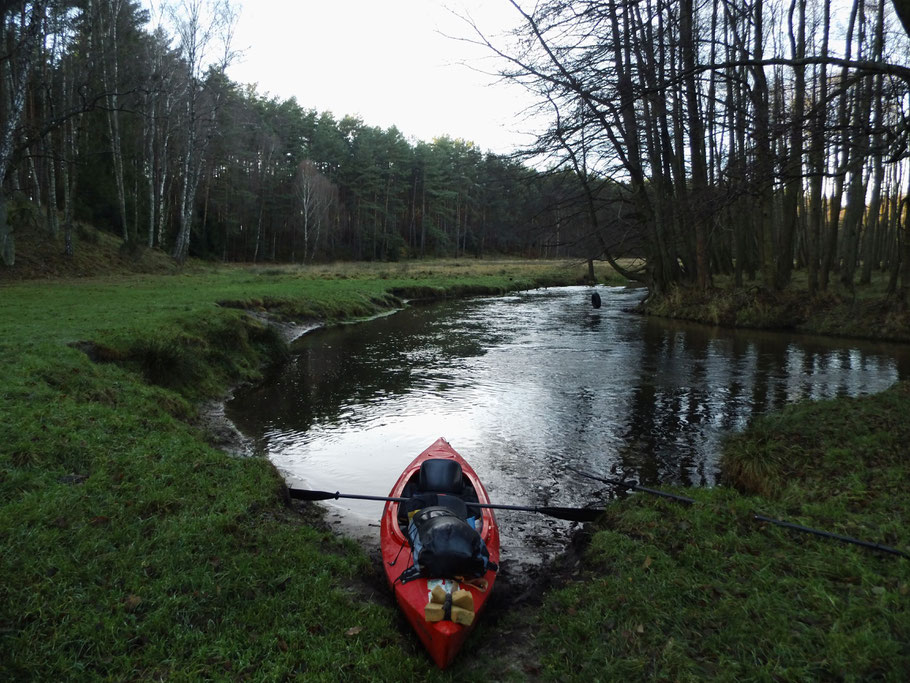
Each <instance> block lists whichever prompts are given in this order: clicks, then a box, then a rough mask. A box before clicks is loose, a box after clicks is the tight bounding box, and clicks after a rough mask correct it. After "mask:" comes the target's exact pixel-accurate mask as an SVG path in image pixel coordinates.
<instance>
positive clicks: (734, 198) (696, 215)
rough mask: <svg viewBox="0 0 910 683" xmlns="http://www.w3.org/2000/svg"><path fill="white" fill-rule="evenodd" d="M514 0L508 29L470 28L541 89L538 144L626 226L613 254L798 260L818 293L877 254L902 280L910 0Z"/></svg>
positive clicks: (909, 272) (675, 273) (856, 277)
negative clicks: (503, 33)
mask: <svg viewBox="0 0 910 683" xmlns="http://www.w3.org/2000/svg"><path fill="white" fill-rule="evenodd" d="M513 5H515V8H516V10H517V11H518V14H516V19H517V21H518V22H519V24H518V28H517V30H516V31H515V32H514V33H513V34H512V40H511V41H510V40H508V39H497V40H492V39H490V38H488V37H487V36H486V35H485V34H484V32H483V27H477V26H475V27H474V28H475V29H476V34H475V35H476V39H477V41H478V42H479V43H481V44H484V45H486V46H488V47H489V48H490V49H492V50H493V51H494V52H495V53H496V54H498V55H499V56H500V58H502V59H503V60H504V62H503V63H504V67H503V71H502V73H503V75H504V76H505V77H507V78H510V79H513V80H515V81H517V82H520V83H522V84H523V85H525V87H527V88H529V89H531V90H532V91H534V92H535V93H537V94H538V95H539V97H540V102H541V112H542V113H543V114H544V115H546V116H548V117H549V120H550V121H552V124H551V126H550V127H549V129H548V130H547V131H546V132H545V133H544V134H543V135H541V137H540V140H539V150H538V151H539V152H540V153H546V154H549V155H550V156H551V158H552V160H553V162H554V163H558V164H565V165H567V166H568V167H570V168H574V169H575V170H576V171H577V174H578V177H579V178H580V179H582V180H583V182H584V185H585V188H586V191H587V194H588V198H589V201H590V206H591V216H592V220H595V221H596V222H597V223H598V224H599V226H600V228H601V230H603V229H604V228H605V227H610V226H612V227H614V228H617V227H621V228H622V229H623V230H624V231H625V232H624V234H625V235H626V236H627V237H626V239H624V240H621V241H619V242H612V241H610V240H604V242H603V244H602V247H603V248H604V250H605V254H606V256H607V257H608V258H611V259H612V258H613V257H615V256H621V255H624V254H625V253H628V251H629V250H630V248H631V245H634V248H635V249H640V250H641V252H642V254H643V256H644V257H645V260H644V266H643V267H642V268H641V269H640V270H637V271H634V272H630V273H628V274H629V275H630V276H632V277H636V278H640V279H643V280H645V281H646V282H647V283H648V284H649V286H651V287H652V288H653V289H654V290H655V291H663V290H666V289H668V288H669V287H671V286H673V285H675V284H677V283H684V282H689V283H693V284H697V285H698V286H699V287H701V288H707V287H708V286H710V284H711V282H712V275H713V274H715V273H726V274H730V275H732V276H733V277H734V278H735V281H736V282H737V283H738V284H741V283H742V282H743V281H744V279H754V278H760V280H761V282H762V283H763V284H764V285H765V286H767V287H769V288H772V289H778V288H782V287H784V286H786V285H787V284H788V283H789V282H790V280H791V277H792V273H793V268H794V267H805V268H806V269H807V272H808V284H809V288H810V290H811V291H812V292H815V291H819V290H825V289H827V288H828V287H829V285H830V284H831V283H833V282H839V283H841V284H842V285H843V286H845V287H847V288H848V289H852V287H853V286H854V284H855V283H857V282H869V280H870V277H871V275H872V273H873V272H874V271H876V270H882V271H884V272H885V273H887V274H888V275H889V280H890V289H891V291H894V290H895V288H896V287H897V286H898V283H899V281H900V284H901V286H902V288H903V293H904V295H906V296H910V205H908V194H910V191H908V188H910V172H908V162H907V159H908V153H910V152H908V136H910V123H908V114H910V97H908V92H910V68H908V64H910V57H908V45H910V41H908V36H907V31H910V9H908V8H907V6H906V3H903V2H898V3H896V4H895V5H892V2H891V1H890V0H852V1H849V2H836V1H834V2H832V0H705V1H703V2H694V0H572V1H571V2H569V1H566V0H544V1H542V2H537V3H533V9H531V7H532V4H531V3H520V2H513ZM525 6H527V7H528V9H523V7H525ZM895 8H897V10H899V11H901V12H903V13H904V14H907V15H908V16H906V17H904V19H905V24H904V26H902V25H901V23H900V22H899V21H898V16H897V14H896V12H895ZM905 26H906V27H908V28H907V29H906V30H905V28H904V27H905ZM616 234H623V233H616ZM620 265H621V264H620ZM902 269H903V275H902V279H900V278H901V271H902Z"/></svg>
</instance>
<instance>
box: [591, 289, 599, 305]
mask: <svg viewBox="0 0 910 683" xmlns="http://www.w3.org/2000/svg"><path fill="white" fill-rule="evenodd" d="M591 305H592V306H593V307H594V308H600V294H598V293H597V292H594V293H593V294H592V295H591Z"/></svg>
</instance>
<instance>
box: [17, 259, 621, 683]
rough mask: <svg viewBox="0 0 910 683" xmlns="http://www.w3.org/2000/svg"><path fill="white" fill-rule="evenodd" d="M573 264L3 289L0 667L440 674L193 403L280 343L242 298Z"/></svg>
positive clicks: (151, 675)
mask: <svg viewBox="0 0 910 683" xmlns="http://www.w3.org/2000/svg"><path fill="white" fill-rule="evenodd" d="M585 272H586V271H585V268H584V267H583V266H582V265H581V264H564V263H553V262H515V261H492V262H491V261H484V262H479V263H478V262H448V263H434V262H428V263H410V264H401V265H391V266H390V265H382V266H364V267H361V268H352V267H350V266H327V267H320V268H253V269H246V268H230V269H227V268H220V269H210V270H205V269H198V270H196V271H195V272H185V273H178V274H175V275H168V276H161V275H118V276H115V277H108V278H89V279H86V278H83V279H45V280H36V281H29V282H17V283H14V284H9V285H4V286H3V287H0V339H2V342H0V387H2V390H0V414H2V415H3V416H4V419H3V420H2V421H0V444H3V445H2V447H0V467H2V470H0V494H2V498H0V499H2V501H3V503H2V505H0V534H2V538H3V552H2V555H0V574H2V575H3V577H4V581H3V582H2V585H0V601H2V607H0V638H2V644H0V648H2V657H0V676H3V678H4V679H5V680H22V679H32V680H35V679H40V680H54V679H68V678H72V677H84V678H113V679H124V678H127V679H159V678H168V677H173V676H176V677H178V678H197V677H208V678H221V677H231V678H234V677H238V678H244V677H252V678H261V679H273V678H281V677H285V676H288V675H290V676H294V675H306V676H309V677H313V678H315V679H325V680H336V679H337V677H338V676H339V675H344V676H346V677H348V678H353V679H387V680H388V679H397V678H399V677H402V676H409V677H412V678H416V679H426V678H428V677H434V676H435V673H434V670H433V669H432V668H431V664H430V663H429V661H428V659H427V658H426V657H425V656H424V654H423V653H422V651H420V649H419V647H418V646H417V644H416V643H415V642H414V639H413V638H411V637H410V634H409V633H408V631H407V630H406V629H403V628H401V627H400V624H399V617H398V615H397V613H396V611H395V610H394V609H393V608H392V607H391V605H389V604H388V601H387V600H382V599H376V598H375V596H374V588H373V585H372V584H371V583H370V582H369V581H367V582H364V576H367V577H369V576H371V574H372V572H373V570H372V568H371V566H370V564H369V562H368V560H367V558H366V557H365V556H364V554H363V553H362V552H361V551H360V550H359V549H358V548H356V547H355V546H354V545H353V543H351V542H346V541H344V540H340V539H338V538H336V537H334V536H333V535H332V534H330V533H327V532H326V531H324V530H322V529H320V528H319V527H320V525H319V524H318V523H317V522H318V521H319V519H320V513H319V512H318V511H317V510H314V509H308V508H304V509H302V511H300V509H298V508H294V507H291V506H290V502H289V501H288V500H287V497H286V495H285V494H284V493H283V491H284V484H283V482H282V480H281V478H280V477H279V476H278V475H277V473H276V472H275V470H274V468H273V467H272V466H271V465H270V464H269V463H268V462H267V461H265V460H263V459H258V458H238V457H232V456H229V455H227V454H226V453H224V452H222V451H220V450H217V449H215V448H213V447H211V446H210V445H209V444H208V443H207V442H206V439H207V434H206V432H205V430H204V428H203V427H202V425H201V423H200V421H199V405H200V404H201V402H202V401H204V400H205V399H207V398H210V397H213V396H218V395H220V394H221V393H222V392H223V391H224V390H225V389H226V388H227V387H229V386H232V385H235V384H236V383H238V382H243V381H250V380H252V379H255V378H256V377H257V376H259V373H260V372H261V370H262V367H263V365H264V364H266V363H268V362H273V361H276V360H278V359H280V358H282V357H283V354H284V353H285V352H286V344H285V343H284V341H283V339H282V338H281V336H280V334H279V332H278V331H276V330H275V328H273V327H272V326H270V325H266V324H263V323H262V322H260V321H259V320H257V319H256V317H253V316H251V315H249V314H248V313H247V312H246V311H247V310H253V311H256V312H258V314H259V315H260V316H262V315H268V316H271V317H275V318H279V319H293V320H296V321H305V320H312V319H319V320H323V321H327V322H331V321H338V320H342V319H350V318H352V317H357V316H364V315H371V314H375V313H376V312H378V311H380V310H383V309H388V308H389V307H394V306H398V305H400V304H401V299H402V298H404V297H409V296H412V295H413V296H421V297H426V296H437V297H444V296H460V295H464V294H465V293H466V292H471V293H480V292H484V293H500V292H505V291H511V290H519V289H528V288H533V287H536V286H542V285H562V284H574V283H576V282H577V281H578V279H579V278H581V277H584V274H585ZM599 275H601V276H603V274H599ZM339 662H344V664H343V665H342V667H341V669H340V670H339V666H338V663H339ZM466 662H468V663H467V664H465V666H468V665H470V657H468V658H466Z"/></svg>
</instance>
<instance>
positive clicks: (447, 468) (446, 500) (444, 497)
mask: <svg viewBox="0 0 910 683" xmlns="http://www.w3.org/2000/svg"><path fill="white" fill-rule="evenodd" d="M400 495H401V497H402V498H408V499H409V500H408V502H406V503H402V504H401V505H399V506H398V516H397V519H398V527H399V528H400V529H401V532H402V534H403V535H404V536H405V537H407V529H408V524H409V523H410V520H411V517H412V516H413V513H414V512H416V511H417V510H419V509H421V508H423V507H428V506H440V507H444V508H447V509H449V510H451V511H452V512H454V513H455V514H456V515H457V516H458V517H460V518H461V519H463V520H465V521H466V522H467V523H468V524H469V525H470V526H471V527H472V528H473V529H474V530H476V531H477V532H478V533H480V531H481V529H482V528H483V515H482V514H481V509H480V508H478V507H472V506H471V505H469V503H478V502H480V501H479V498H478V496H477V491H476V490H475V489H474V485H473V484H472V483H471V480H470V479H469V478H468V476H467V475H466V474H465V473H464V472H463V471H462V468H461V465H460V464H459V463H458V461H456V460H452V459H450V458H428V459H427V460H424V461H423V462H422V463H421V464H420V468H419V469H417V470H415V471H414V472H413V474H411V477H410V478H409V479H408V481H407V483H406V484H405V485H404V488H403V489H402V491H401V494H400Z"/></svg>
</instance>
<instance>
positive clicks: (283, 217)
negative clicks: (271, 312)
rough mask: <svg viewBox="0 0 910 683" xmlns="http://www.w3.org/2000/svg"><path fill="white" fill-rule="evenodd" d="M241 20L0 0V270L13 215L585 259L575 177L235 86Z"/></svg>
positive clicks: (284, 250) (196, 234)
mask: <svg viewBox="0 0 910 683" xmlns="http://www.w3.org/2000/svg"><path fill="white" fill-rule="evenodd" d="M236 18H237V17H236V14H235V11H234V9H233V8H232V7H231V5H230V4H229V3H228V2H226V1H225V0H183V2H181V3H173V4H171V5H169V6H166V7H165V9H163V10H161V11H156V13H155V15H154V16H150V13H149V11H148V10H146V9H143V7H142V6H141V5H140V3H138V2H135V1H132V0H75V1H74V0H43V1H35V2H7V3H2V4H0V24H2V30H3V34H2V49H3V59H2V61H0V72H2V73H0V116H2V117H0V178H2V194H0V209H2V210H0V254H2V256H3V260H4V261H5V262H6V263H12V262H13V260H14V256H15V252H14V239H13V238H14V232H15V228H16V226H17V225H20V226H21V225H22V224H23V222H26V221H31V222H33V223H34V222H36V221H38V222H40V223H41V224H42V225H43V226H44V227H45V228H46V230H47V231H48V232H49V233H50V234H52V235H57V234H58V233H61V232H62V234H63V236H64V244H65V250H66V252H67V253H69V254H71V253H72V251H73V249H74V248H75V242H74V239H73V235H74V225H75V224H76V222H77V221H85V222H90V223H92V224H94V225H96V226H99V227H102V228H104V229H108V230H110V231H112V232H114V233H116V234H118V235H120V236H121V237H122V239H123V242H124V245H125V248H129V249H133V248H135V249H139V248H156V249H161V250H165V251H167V252H168V253H170V254H172V255H173V256H174V258H175V259H177V260H178V261H181V262H182V261H183V260H184V259H185V258H186V257H187V256H188V255H194V256H199V257H204V258H217V259H221V260H225V261H263V260H269V261H282V262H305V261H312V260H319V259H336V258H352V259H395V258H399V257H402V256H405V255H449V256H451V255H454V256H460V255H464V254H471V255H480V254H482V253H484V252H487V251H495V252H501V253H522V254H526V255H537V254H540V255H548V256H558V255H566V254H567V253H568V250H569V249H573V250H574V251H575V252H576V253H579V254H586V252H587V250H588V247H587V246H586V245H584V244H580V241H581V242H582V243H583V242H584V237H585V236H586V235H588V234H589V233H590V225H589V222H588V219H587V217H586V216H585V215H583V214H579V213H578V212H577V211H567V210H566V209H565V208H564V206H565V205H566V204H567V201H568V203H569V204H571V201H572V197H573V196H574V197H575V198H577V197H578V196H579V190H578V185H577V182H572V180H573V179H572V178H571V177H568V176H571V175H572V174H571V173H569V174H568V176H567V175H566V174H565V173H562V172H558V173H552V174H543V173H538V172H536V171H534V170H531V169H529V168H527V167H526V166H524V165H522V164H521V163H519V162H517V161H514V160H511V159H509V158H504V157H501V156H497V155H494V154H489V153H483V152H482V151H481V150H479V149H477V148H476V147H475V146H474V145H473V144H472V143H470V142H467V141H463V140H457V139H451V138H448V137H442V138H439V139H436V140H433V141H431V142H415V141H411V140H407V139H405V137H404V136H403V135H402V134H401V133H400V132H399V131H398V130H397V129H395V128H394V127H393V128H390V129H388V130H382V129H379V128H376V127H372V126H369V125H366V124H365V123H364V122H363V121H361V120H360V119H357V118H353V117H349V116H347V117H343V118H340V119H339V118H335V117H334V116H333V115H332V114H330V113H326V112H316V111H313V110H308V109H305V108H304V107H302V106H301V105H300V104H298V103H297V102H296V101H295V100H294V99H290V100H280V99H277V98H270V97H266V96H263V95H261V94H259V93H257V92H256V91H255V89H254V88H252V87H250V86H246V85H242V84H238V83H235V82H232V81H231V80H230V79H229V78H228V77H227V75H226V71H227V69H228V67H229V65H230V64H231V62H232V60H233V59H235V58H236V55H235V53H234V51H233V46H232V44H231V35H232V31H233V27H234V25H235V22H236ZM336 28H338V27H327V30H335V29H336ZM339 30H340V29H339ZM34 207H39V208H40V211H41V216H40V218H39V217H37V216H35V208H34Z"/></svg>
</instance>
